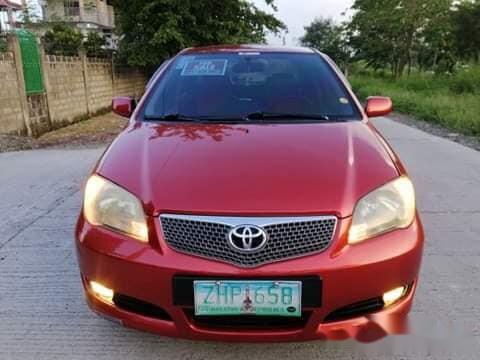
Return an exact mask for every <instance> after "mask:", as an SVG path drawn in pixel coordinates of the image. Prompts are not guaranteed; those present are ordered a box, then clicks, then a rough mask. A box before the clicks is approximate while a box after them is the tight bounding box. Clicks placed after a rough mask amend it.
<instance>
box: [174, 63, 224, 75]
mask: <svg viewBox="0 0 480 360" xmlns="http://www.w3.org/2000/svg"><path fill="white" fill-rule="evenodd" d="M227 65H228V60H192V61H189V62H188V63H186V64H185V66H184V68H183V71H182V74H181V75H182V76H225V72H226V71H227Z"/></svg>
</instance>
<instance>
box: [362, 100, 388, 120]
mask: <svg viewBox="0 0 480 360" xmlns="http://www.w3.org/2000/svg"><path fill="white" fill-rule="evenodd" d="M392 111H393V103H392V99H390V98H389V97H383V96H371V97H369V98H368V99H367V105H366V107H365V112H366V113H367V116H368V117H371V118H372V117H378V116H385V115H388V114H390V113H391V112H392Z"/></svg>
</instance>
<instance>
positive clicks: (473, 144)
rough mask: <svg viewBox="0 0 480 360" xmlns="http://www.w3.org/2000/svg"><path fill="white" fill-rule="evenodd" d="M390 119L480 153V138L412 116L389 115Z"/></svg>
mask: <svg viewBox="0 0 480 360" xmlns="http://www.w3.org/2000/svg"><path fill="white" fill-rule="evenodd" d="M388 117H389V118H391V119H393V120H395V121H398V122H399V123H402V124H405V125H408V126H411V127H414V128H416V129H419V130H422V131H425V132H427V133H430V134H432V135H435V136H439V137H443V138H446V139H449V140H451V141H454V142H456V143H459V144H462V145H464V146H467V147H469V148H472V149H475V150H477V151H480V137H477V136H467V135H462V134H459V133H456V132H453V131H452V130H450V129H447V128H444V127H442V126H440V125H436V124H433V123H429V122H426V121H422V120H418V119H414V118H412V117H411V116H407V115H403V114H399V113H394V114H390V115H388Z"/></svg>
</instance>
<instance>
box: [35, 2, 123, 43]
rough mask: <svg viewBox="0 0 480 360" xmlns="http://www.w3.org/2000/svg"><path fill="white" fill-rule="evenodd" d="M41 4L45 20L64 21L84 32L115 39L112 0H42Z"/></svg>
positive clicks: (109, 39)
mask: <svg viewBox="0 0 480 360" xmlns="http://www.w3.org/2000/svg"><path fill="white" fill-rule="evenodd" d="M39 5H40V7H41V11H42V17H43V20H44V21H47V22H56V21H60V22H64V23H67V24H70V25H72V26H74V27H75V28H77V29H79V30H80V31H81V32H83V33H84V34H87V33H88V32H92V31H95V32H99V33H102V34H103V35H104V36H105V37H106V39H107V41H110V42H112V41H113V40H112V39H113V30H114V28H115V12H114V9H113V6H112V5H111V1H110V0H40V1H39ZM110 45H112V46H113V44H110Z"/></svg>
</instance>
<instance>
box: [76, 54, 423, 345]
mask: <svg viewBox="0 0 480 360" xmlns="http://www.w3.org/2000/svg"><path fill="white" fill-rule="evenodd" d="M190 51H193V50H190ZM269 51H270V50H269ZM297 51H299V52H300V53H301V54H302V55H301V56H305V59H307V58H308V61H310V60H312V59H313V58H310V56H320V55H319V54H316V53H314V52H311V51H307V50H304V51H300V50H297ZM226 52H231V53H235V57H233V55H232V57H231V58H230V57H228V56H226V55H225V53H226ZM205 53H206V54H208V55H207V56H210V57H212V56H213V60H212V59H211V58H208V60H204V59H203V56H205V55H204V54H205ZM260 53H261V51H260V50H259V49H257V48H235V49H232V48H225V49H223V50H222V51H219V50H218V49H215V50H212V49H207V50H205V49H204V50H197V52H196V53H191V52H190V53H186V54H183V58H182V56H180V58H179V59H176V60H173V61H172V65H170V70H168V69H169V66H166V67H165V68H166V69H167V70H166V71H170V72H173V73H175V72H176V73H175V74H174V75H175V76H177V78H176V81H177V83H178V81H179V80H182V81H189V83H188V85H189V86H188V87H186V88H188V89H191V87H192V86H197V85H198V83H199V82H200V81H199V80H200V79H204V78H206V77H208V78H209V79H211V78H213V77H218V78H219V79H222V78H224V77H225V76H227V75H228V76H230V79H229V81H228V82H226V83H228V84H231V86H232V88H234V90H235V91H237V92H238V93H236V94H235V97H233V95H232V96H230V95H229V97H228V98H226V100H225V102H226V101H230V100H231V98H232V99H234V100H235V101H236V102H235V104H237V103H238V104H239V105H238V107H239V108H240V107H241V108H242V109H244V108H245V107H246V106H253V102H254V101H255V99H254V97H253V96H252V99H253V100H252V99H248V100H246V98H245V91H246V90H249V91H250V92H252V93H253V92H255V93H257V92H258V91H259V89H263V90H264V89H265V88H268V86H271V85H278V84H279V83H280V82H282V81H283V82H285V81H288V82H289V83H290V84H292V80H291V79H290V78H288V79H286V76H285V75H284V73H282V74H280V75H281V76H279V74H270V73H268V75H265V74H260V73H262V71H264V72H265V71H267V70H264V69H265V67H264V64H265V63H267V62H268V61H271V63H272V64H275V65H279V64H284V63H282V61H283V62H285V61H291V60H290V58H291V56H290V55H285V51H284V50H282V51H275V52H273V53H274V54H273V55H271V54H269V55H266V56H265V58H260V57H261V55H259V54H260ZM185 56H187V57H188V59H187V60H185V58H184V57H185ZM195 56H198V58H199V59H200V60H197V59H196V58H195ZM259 56H260V57H259ZM245 57H249V58H250V57H251V58H253V59H254V60H253V61H252V62H250V61H251V60H249V59H248V60H246V61H247V64H248V66H245V63H244V61H245V60H244V59H245ZM293 57H294V56H293ZM237 59H239V60H238V61H237ZM285 59H286V60H285ZM205 61H207V63H205ZM292 61H297V59H296V58H295V60H292ZM306 61H307V60H306ZM312 61H313V60H312ZM315 61H316V60H315ZM328 61H330V60H328V59H326V58H325V59H324V60H322V63H321V64H322V66H328V65H327V64H328ZM192 62H193V65H192ZM195 62H197V63H195ZM309 64H310V63H309ZM312 64H313V62H312ZM315 64H316V63H315ZM205 65H208V66H205ZM309 66H310V65H309ZM312 66H313V65H312ZM315 66H316V65H315ZM269 68H270V69H271V68H272V67H269ZM278 68H280V66H278ZM252 69H253V70H252ZM282 69H284V67H282ZM308 69H309V71H310V72H311V69H310V68H308ZM329 69H330V70H329V71H332V76H333V75H335V73H334V71H335V70H334V68H333V67H329ZM268 71H271V70H268ZM279 71H280V70H279ZM281 71H284V70H281ZM205 72H207V73H205ZM208 72H210V73H208ZM230 73H233V75H231V74H230ZM159 76H160V78H159V79H157V83H159V84H161V83H162V80H161V76H162V73H161V72H160V74H159ZM296 76H297V77H299V78H300V77H301V76H302V75H301V74H299V75H296ZM335 76H338V77H337V78H336V79H337V81H339V82H340V83H342V81H344V80H342V78H341V77H340V74H337V75H335ZM245 78H247V80H245ZM268 78H270V80H268ZM265 79H267V80H265ZM222 80H223V79H222ZM165 81H166V80H164V82H165ZM208 81H212V80H208ZM213 81H217V83H216V85H218V81H219V80H218V79H216V80H213ZM269 81H270V82H269ZM252 84H253V85H252ZM265 84H266V85H265ZM342 84H343V86H344V87H345V89H344V90H342V91H345V93H343V96H340V97H339V98H338V99H337V100H336V101H338V103H339V104H340V105H339V106H342V107H343V106H346V105H347V104H350V106H352V108H353V109H354V111H357V110H355V108H356V107H358V102H357V101H356V99H355V98H354V95H353V94H352V93H351V91H350V90H349V89H348V87H347V85H346V84H344V83H342ZM161 86H162V85H157V88H156V89H155V85H153V88H151V89H149V90H147V93H146V95H145V97H144V100H143V101H142V102H141V103H140V104H139V106H138V108H137V109H136V111H135V113H134V114H133V116H132V120H131V121H130V124H129V125H128V126H127V128H126V129H125V131H124V132H123V133H122V134H121V135H120V136H119V138H117V139H116V140H115V141H114V142H113V144H112V145H111V146H110V147H109V149H108V150H107V151H106V153H105V154H104V156H103V157H102V159H101V160H100V162H99V163H98V164H97V166H96V168H95V169H94V171H93V173H92V175H91V177H90V178H89V180H88V182H87V184H86V188H85V198H84V204H83V208H82V212H81V214H80V217H79V220H78V223H77V228H76V245H77V252H78V261H79V266H80V272H81V279H82V283H83V286H84V289H85V294H86V298H87V302H88V304H89V306H90V307H91V308H92V309H93V310H94V311H95V312H97V313H99V314H101V315H103V316H106V317H108V318H110V319H112V320H115V321H118V322H120V323H121V324H123V325H125V326H128V327H132V328H136V329H139V330H144V331H149V332H154V333H157V334H159V335H164V336H171V337H180V338H187V339H192V340H212V341H247V342H265V341H306V340H317V339H332V340H341V339H348V338H354V339H357V340H360V341H373V340H376V339H379V338H381V337H383V336H385V335H387V334H398V333H404V332H406V331H408V324H407V314H408V312H409V311H410V308H411V306H412V302H413V298H414V294H415V290H416V288H417V284H418V275H419V269H420V264H421V257H422V249H423V241H424V234H423V229H422V225H421V222H420V219H419V216H418V213H417V210H416V206H415V193H414V189H413V185H412V182H411V181H410V179H409V178H408V175H407V174H406V172H405V170H404V168H403V166H402V165H401V163H400V161H399V160H398V158H397V157H396V156H395V154H394V153H393V151H392V150H391V149H390V148H389V146H388V145H387V144H386V142H385V141H384V140H383V139H382V138H381V136H380V135H379V134H378V133H377V131H376V130H375V129H374V128H373V126H372V125H371V124H370V123H369V122H368V121H367V118H366V114H365V113H364V112H363V110H361V109H359V110H358V112H359V114H360V119H359V120H358V121H352V122H350V121H346V120H345V119H343V118H342V119H341V121H340V120H339V121H333V120H332V117H331V116H323V117H322V118H320V117H319V116H316V117H314V116H310V118H311V119H310V120H312V121H302V122H297V123H292V122H291V121H290V120H291V119H290V118H291V116H285V115H284V116H283V117H284V118H285V119H286V120H288V121H286V122H285V123H284V122H271V121H265V120H266V116H265V114H267V113H262V119H261V121H258V122H255V121H247V120H246V121H238V120H232V121H227V120H224V119H222V120H219V119H218V117H214V116H212V117H211V118H212V119H215V121H213V122H212V121H210V122H208V121H205V119H204V118H203V117H198V116H197V117H196V118H195V119H194V118H193V115H194V114H193V113H192V114H191V115H190V116H189V117H186V116H184V117H180V116H179V115H178V113H177V114H176V115H175V116H171V115H169V116H164V117H163V119H161V121H156V120H155V121H141V119H140V118H141V117H142V116H143V117H145V118H147V117H148V116H147V115H145V114H147V113H148V107H149V105H148V100H145V98H146V99H155V94H154V93H155V91H160V90H158V89H161ZM222 86H223V85H222ZM229 86H230V85H229ZM252 87H255V89H253V88H252ZM273 88H274V87H273V86H272V87H271V89H273ZM342 89H343V88H342ZM172 91H173V88H171V89H170V90H169V92H170V93H171V92H172ZM175 91H177V90H175ZM188 91H190V90H188ZM332 91H333V90H332ZM335 91H336V90H335ZM239 94H240V95H239ZM297 94H298V93H295V96H297ZM189 95H190V94H189V93H186V95H185V96H183V95H181V96H180V95H179V96H180V98H182V96H183V97H184V98H185V99H188V104H189V105H188V106H191V105H190V104H191V103H192V101H191V100H189V99H190V98H189V97H188V96H189ZM203 95H205V96H208V94H205V92H204V93H203ZM219 96H220V95H218V94H217V95H216V98H218V97H219ZM303 97H304V96H303V95H302V96H297V98H294V96H291V95H290V94H289V96H288V101H289V106H290V107H295V106H297V103H298V104H300V102H302V101H304V100H303ZM176 98H177V97H176ZM281 99H287V97H285V95H284V94H283V93H279V94H278V98H277V99H275V103H279V102H281V101H280V100H281ZM267 100H269V99H267ZM209 101H210V100H209ZM285 101H286V100H285ZM165 102H168V95H167V100H165ZM267 102H268V101H265V102H264V103H262V106H266V105H265V104H266V103H267ZM378 102H381V99H374V100H373V101H372V102H371V103H370V105H371V106H372V107H374V108H375V109H377V110H378V108H379V104H378ZM204 103H206V102H201V103H199V104H200V105H198V106H206V107H207V108H208V109H210V107H209V105H203V104H204ZM124 105H125V104H122V106H124ZM127 105H128V104H127ZM223 105H224V104H223V103H220V102H219V103H217V104H216V105H215V108H219V107H222V106H223ZM198 106H197V108H198ZM236 106H237V105H236ZM302 106H305V105H304V104H303V103H302ZM335 106H336V105H335ZM380 106H381V104H380ZM127 107H128V106H127ZM228 108H231V105H230V104H229V106H228ZM375 109H373V110H368V109H367V113H368V112H369V111H370V112H371V113H372V114H373V113H374V110H375ZM204 110H205V109H204ZM126 112H127V113H129V111H128V110H127V111H126ZM248 112H249V113H251V112H252V111H250V110H249V111H248ZM255 114H256V115H255V116H251V118H252V119H253V118H256V117H258V112H256V113H255ZM197 115H198V114H197ZM229 118H232V117H231V115H229ZM307 118H308V116H307V115H306V116H305V119H307ZM151 119H152V117H151V116H150V120H151ZM314 119H315V121H313V120H314ZM317 120H318V121H317ZM282 121H283V120H282Z"/></svg>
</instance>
